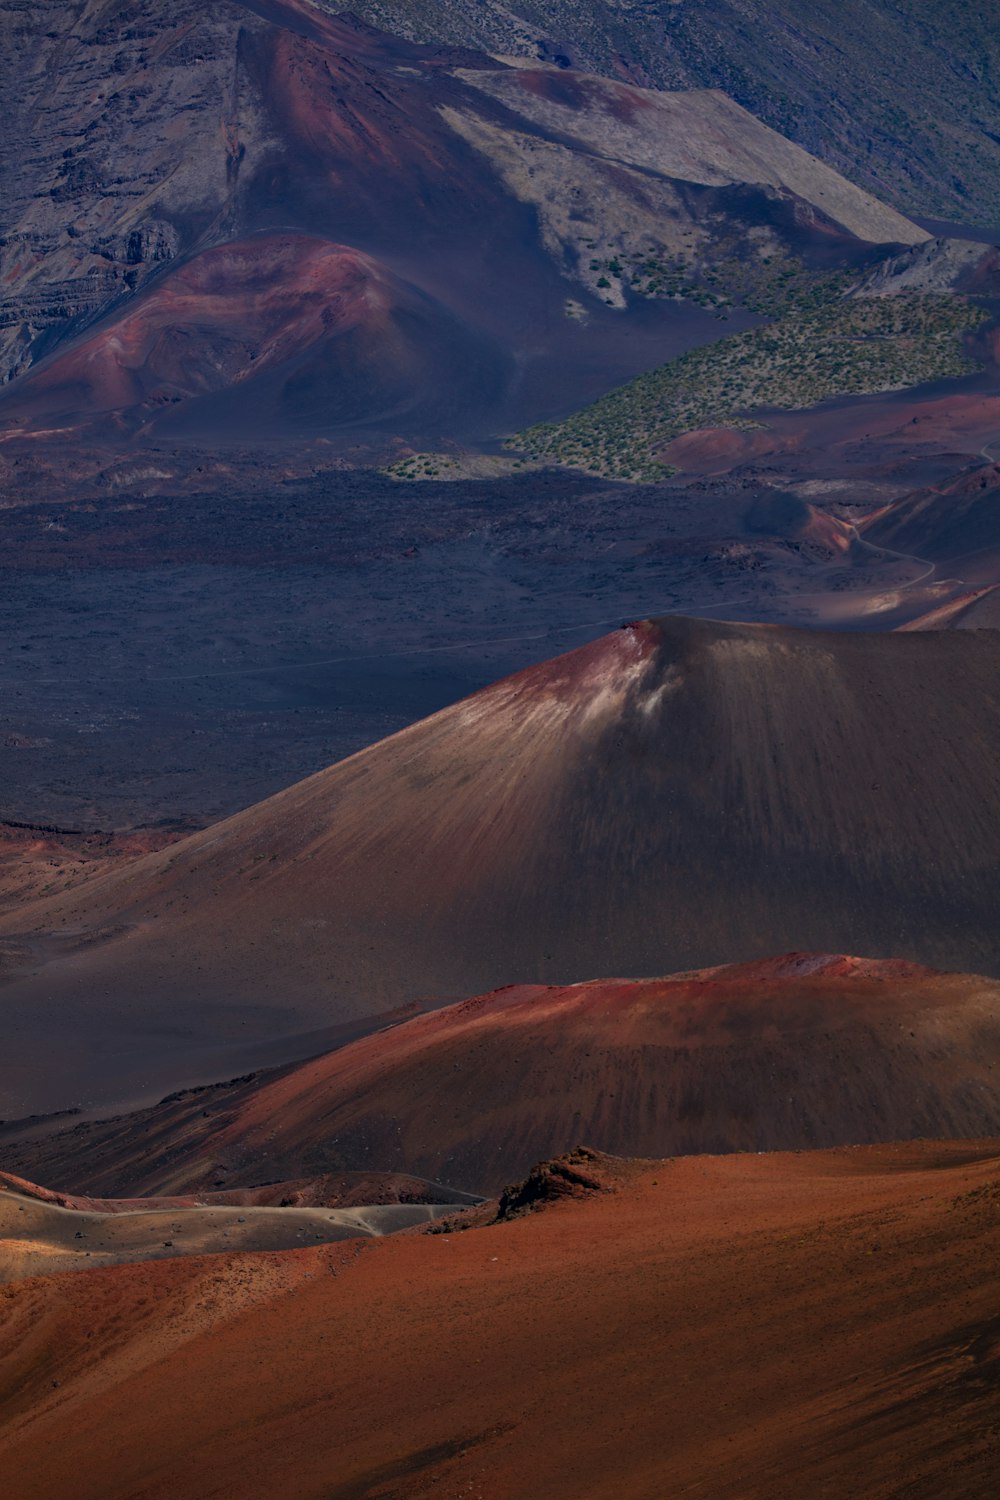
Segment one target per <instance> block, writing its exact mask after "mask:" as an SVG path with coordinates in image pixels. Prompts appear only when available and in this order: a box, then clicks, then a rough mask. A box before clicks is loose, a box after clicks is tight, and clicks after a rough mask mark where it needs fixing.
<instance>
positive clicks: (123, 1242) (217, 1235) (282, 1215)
mask: <svg viewBox="0 0 1000 1500" xmlns="http://www.w3.org/2000/svg"><path fill="white" fill-rule="evenodd" d="M459 1206H460V1205H458V1204H418V1203H392V1204H367V1205H364V1206H359V1207H355V1208H296V1207H292V1206H289V1207H285V1208H265V1207H258V1206H251V1205H246V1206H244V1207H242V1208H241V1209H240V1210H239V1211H237V1208H236V1207H228V1206H219V1205H210V1206H205V1205H201V1206H192V1207H177V1206H171V1207H162V1206H157V1205H155V1204H152V1205H149V1206H147V1205H145V1204H144V1203H143V1202H142V1200H141V1199H136V1200H134V1201H133V1202H132V1203H131V1204H128V1205H125V1204H122V1203H117V1204H116V1205H115V1207H114V1210H113V1212H110V1213H102V1212H98V1211H95V1210H93V1209H82V1208H63V1207H61V1206H60V1205H59V1204H57V1203H51V1202H47V1201H45V1199H44V1197H41V1196H40V1195H39V1193H38V1191H37V1189H36V1190H34V1191H29V1192H18V1191H17V1190H16V1189H15V1188H14V1187H12V1186H10V1185H9V1179H8V1182H0V1282H6V1281H22V1280H23V1279H24V1278H25V1277H26V1276H38V1275H43V1276H44V1275H49V1274H51V1273H53V1272H61V1271H85V1270H91V1269H93V1268H94V1267H95V1266H117V1265H122V1264H123V1263H125V1262H131V1261H148V1260H163V1259H169V1258H171V1257H173V1256H177V1255H212V1254H219V1253H221V1252H222V1251H230V1252H231V1251H239V1250H289V1249H295V1248H298V1247H301V1246H302V1245H303V1244H305V1243H307V1242H316V1241H320V1242H322V1243H324V1244H326V1243H330V1242H332V1241H334V1240H349V1239H356V1238H358V1237H359V1236H362V1237H363V1236H368V1235H382V1234H393V1233H394V1232H396V1231H398V1230H400V1229H412V1228H413V1227H414V1226H416V1225H420V1224H427V1223H430V1222H433V1220H434V1219H438V1218H442V1217H443V1216H444V1215H445V1214H447V1213H454V1212H455V1210H456V1209H457V1208H458V1207H459Z"/></svg>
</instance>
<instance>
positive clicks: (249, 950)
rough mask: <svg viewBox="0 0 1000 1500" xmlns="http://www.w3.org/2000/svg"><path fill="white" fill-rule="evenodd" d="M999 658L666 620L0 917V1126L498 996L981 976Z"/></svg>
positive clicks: (998, 800)
mask: <svg viewBox="0 0 1000 1500" xmlns="http://www.w3.org/2000/svg"><path fill="white" fill-rule="evenodd" d="M998 668H1000V636H998V635H997V634H996V633H994V632H990V631H982V632H965V631H961V632H940V633H939V632H929V633H919V634H911V635H895V636H891V637H885V636H870V635H864V634H858V635H838V634H830V633H824V632H818V631H817V632H810V631H795V630H789V629H784V628H776V627H770V626H744V625H729V624H719V623H716V622H707V621H694V620H684V619H680V618H665V619H663V620H660V621H654V622H652V623H645V624H640V625H632V626H628V627H625V628H623V629H621V630H619V631H617V632H615V633H614V634H613V635H610V636H606V637H604V638H603V639H601V640H599V641H595V642H594V643H593V644H591V645H588V646H585V647H582V648H581V649H579V650H577V651H574V652H571V653H569V654H568V655H566V656H563V657H558V658H556V659H555V660H553V661H550V662H546V663H543V664H541V665H540V666H537V667H532V668H529V669H528V670H527V671H524V672H522V673H520V674H518V675H517V676H515V677H511V678H508V679H506V680H505V681H503V682H500V683H498V684H496V685H495V686H493V687H491V688H488V689H486V690H484V691H483V692H481V693H478V694H476V695H475V696H473V697H472V698H469V699H467V700H465V701H464V702H462V703H459V704H456V705H455V706H453V707H451V708H448V709H446V710H444V711H443V712H441V713H439V714H436V715H435V716H434V717H432V718H430V719H427V720H425V721H424V722H422V723H420V724H417V725H415V726H413V727H412V728H410V729H408V730H405V731H404V732H403V733H401V734H398V735H396V736H395V737H393V738H391V739H389V740H386V741H384V742H383V743H382V744H380V745H376V746H373V747H372V748H371V749H369V750H366V751H363V752H362V753H360V754H359V755H356V756H354V757H352V758H351V759H349V760H347V761H345V762H343V763H342V764H340V765H338V766H334V767H332V768H331V769H329V770H326V771H322V772H320V773H319V774H318V775H316V776H314V777H311V778H310V779H309V780H307V781H304V782H302V783H300V784H298V785H297V786H294V787H291V788H289V790H288V791H286V792H282V793H280V794H279V795H278V796H276V797H273V798H271V799H270V800H269V801H267V802H265V803H262V804H260V805H259V806H257V807H253V808H250V809H248V810H247V811H246V812H243V813H239V814H237V815H236V816H235V817H233V818H230V819H228V820H227V821H226V822H224V823H221V824H219V825H217V826H215V827H213V828H210V829H207V830H205V831H204V832H199V833H197V834H194V835H192V836H191V837H190V838H187V839H185V840H183V841H182V842H181V843H179V844H176V845H173V846H172V847H170V848H169V849H165V850H162V851H160V852H158V853H155V854H152V855H149V856H147V857H144V858H143V859H142V860H140V861H137V862H136V863H134V864H132V865H130V866H129V868H128V869H127V870H124V869H123V870H120V871H117V870H112V871H109V873H108V874H107V875H106V876H104V877H100V878H98V879H96V880H94V881H92V882H89V883H88V885H87V886H86V887H85V888H82V889H80V890H78V891H72V890H71V891H68V892H67V893H66V894H65V896H62V895H59V894H54V895H52V896H49V897H46V898H44V899H43V900H40V901H36V902H34V903H32V904H31V905H29V906H28V907H26V908H25V909H24V910H23V911H22V912H19V913H17V914H13V915H12V914H9V913H8V914H7V915H6V916H4V917H3V918H2V922H0V933H2V934H3V936H4V939H5V954H6V960H7V976H8V977H7V982H6V983H5V984H4V985H3V986H2V987H0V1007H2V1017H3V1035H4V1037H5V1042H6V1046H5V1051H4V1057H3V1062H2V1064H0V1079H2V1084H3V1095H4V1103H5V1104H6V1108H5V1110H4V1113H5V1114H6V1116H7V1118H10V1117H11V1116H16V1115H21V1114H27V1113H29V1112H30V1111H31V1110H32V1109H39V1108H48V1109H52V1108H63V1107H65V1106H67V1105H69V1104H76V1103H83V1104H86V1103H88V1102H91V1101H93V1102H95V1103H97V1104H105V1105H106V1104H108V1103H111V1102H125V1101H128V1100H136V1099H137V1098H142V1097H145V1098H146V1099H149V1098H151V1097H154V1098H155V1097H156V1096H157V1095H158V1094H159V1093H162V1092H164V1090H165V1089H167V1088H170V1087H177V1086H178V1085H179V1084H181V1083H183V1082H194V1081H199V1080H200V1081H210V1080H212V1079H217V1078H220V1077H224V1076H226V1075H227V1074H232V1073H234V1072H236V1071H239V1070H240V1069H241V1068H242V1070H243V1071H246V1068H247V1067H251V1066H260V1065H261V1064H266V1063H272V1064H274V1063H280V1062H282V1061H287V1060H291V1059H293V1058H295V1057H299V1058H301V1057H303V1056H306V1055H309V1054H311V1053H315V1052H318V1051H321V1050H325V1049H326V1048H327V1047H329V1046H330V1045H333V1044H334V1042H339V1041H341V1040H343V1039H345V1038H344V1036H343V1035H337V1034H331V1032H330V1030H329V1028H331V1027H335V1026H336V1025H337V1024H338V1023H344V1022H351V1023H352V1024H355V1025H357V1026H359V1027H360V1026H362V1025H366V1026H367V1027H368V1028H369V1029H370V1027H371V1025H372V1024H373V1023H374V1018H376V1017H377V1016H379V1015H380V1014H384V1013H386V1012H388V1011H390V1010H393V1009H394V1008H395V1007H397V1006H399V1005H400V1004H401V1003H403V1002H407V1001H412V1000H415V999H420V998H428V997H429V998H432V999H434V1000H435V1001H436V1002H438V1003H439V1002H440V1001H441V1000H445V999H456V998H459V997H461V996H462V995H468V994H475V993H481V992H483V991H485V990H487V989H490V988H493V987H495V986H496V985H498V984H503V983H511V982H525V981H527V982H535V981H541V982H557V983H567V982H571V981H573V980H576V979H579V978H580V977H581V976H585V977H599V976H601V975H608V974H626V975H627V974H636V973H639V974H641V973H676V972H677V971H679V970H682V969H687V968H693V967H703V966H705V965H706V964H714V963H725V962H733V961H738V960H742V959H746V958H755V957H762V956H764V955H766V954H768V953H775V952H782V951H788V950H790V949H809V950H813V951H817V952H857V951H861V952H865V953H869V954H872V955H873V956H879V957H885V956H902V957H907V958H911V959H915V960H919V961H921V962H928V963H933V964H934V965H935V966H936V967H939V968H950V969H953V970H960V971H973V972H979V973H995V972H997V971H998V970H1000V947H998V942H1000V938H998V934H1000V923H998V922H997V906H996V902H997V889H998V885H997V871H998V864H1000V860H998V854H1000V831H998V825H997V819H996V816H995V814H996V809H997V806H998V804H1000V763H998V757H997V754H996V746H997V744H998V743H1000V700H998V695H997V682H998V680H1000V675H998Z"/></svg>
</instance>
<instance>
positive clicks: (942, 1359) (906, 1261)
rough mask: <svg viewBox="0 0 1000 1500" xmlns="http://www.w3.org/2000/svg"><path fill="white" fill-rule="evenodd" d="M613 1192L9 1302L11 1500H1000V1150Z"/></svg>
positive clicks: (122, 1272) (918, 1147)
mask: <svg viewBox="0 0 1000 1500" xmlns="http://www.w3.org/2000/svg"><path fill="white" fill-rule="evenodd" d="M616 1177H617V1180H615V1179H616ZM608 1186H609V1188H611V1189H612V1190H610V1191H600V1190H598V1191H596V1192H593V1193H591V1194H589V1195H588V1196H586V1197H585V1198H583V1199H582V1200H577V1201H567V1202H560V1203H556V1204H554V1205H552V1206H549V1207H547V1208H545V1209H544V1210H543V1211H542V1212H535V1213H527V1214H525V1215H524V1216H523V1217H521V1218H519V1219H516V1220H515V1221H513V1222H508V1223H503V1224H497V1225H494V1226H492V1227H488V1228H482V1229H475V1230H472V1231H470V1232H468V1233H459V1232H451V1233H438V1234H435V1235H433V1236H428V1235H423V1234H415V1235H404V1236H402V1237H397V1238H395V1239H393V1240H390V1241H383V1242H380V1243H377V1244H364V1245H362V1246H360V1247H358V1248H356V1247H355V1246H353V1245H351V1246H343V1245H342V1246H333V1247H324V1248H318V1249H314V1250H308V1251H301V1252H292V1253H288V1254H282V1255H272V1256H261V1257H256V1258H254V1257H248V1256H233V1257H212V1258H211V1259H206V1260H202V1261H197V1260H191V1261H187V1262H183V1263H181V1262H173V1263H166V1262H164V1263H160V1264H157V1265H151V1266H145V1267H120V1268H116V1269H111V1270H107V1271H97V1272H85V1273H82V1274H81V1275H78V1276H73V1277H62V1278H51V1279H36V1280H34V1281H27V1282H24V1283H22V1284H21V1285H19V1286H16V1287H11V1288H7V1289H5V1290H4V1291H3V1292H0V1318H2V1327H3V1339H2V1341H0V1347H2V1349H3V1351H4V1353H3V1355H2V1357H0V1392H2V1398H0V1399H2V1412H3V1419H4V1436H3V1438H2V1440H0V1490H2V1491H3V1493H5V1494H6V1495H9V1496H12V1497H15V1500H125V1497H135V1500H138V1497H140V1496H141V1497H142V1500H159V1497H166V1496H170V1500H214V1497H219V1500H222V1497H230V1496H232V1497H235V1496H239V1497H241V1500H243V1497H251V1500H253V1497H258V1496H259V1497H264V1496H267V1497H273V1496H278V1495H280V1496H281V1497H282V1500H300V1497H301V1500H313V1497H315V1500H320V1497H322V1500H365V1497H369V1500H379V1497H381V1500H387V1497H389V1496H390V1495H391V1496H393V1497H396V1500H421V1497H425V1496H430V1495H434V1496H437V1497H441V1496H445V1497H448V1500H453V1497H459V1496H463V1497H465V1496H469V1497H479V1500H538V1497H540V1496H545V1497H546V1500H580V1497H581V1496H586V1497H587V1500H612V1497H614V1500H622V1497H628V1500H662V1497H664V1496H667V1495H670V1496H675V1495H676V1496H681V1495H688V1494H692V1495H699V1496H700V1495H705V1496H708V1495H710V1496H712V1497H713V1500H736V1497H740V1500H765V1497H766V1500H785V1497H788V1500H792V1497H794V1500H801V1497H802V1496H806V1495H808V1496H819V1495H824V1496H836V1497H842V1496H859V1495H864V1496H866V1497H868V1500H881V1497H885V1500H888V1497H902V1496H904V1495H905V1496H906V1497H907V1500H940V1497H942V1496H945V1495H947V1496H948V1497H949V1500H964V1497H970V1500H971V1497H976V1500H980V1497H982V1496H985V1495H987V1494H989V1493H992V1484H993V1481H994V1477H995V1472H996V1461H997V1441H998V1440H997V1429H998V1424H1000V1399H998V1392H997V1382H996V1369H997V1364H998V1358H1000V1321H998V1319H997V1312H996V1297H995V1266H996V1263H997V1254H998V1251H1000V1145H998V1143H996V1142H993V1143H978V1144H968V1143H965V1144H960V1145H952V1146H941V1145H937V1144H930V1143H914V1144H910V1145H905V1146H892V1147H885V1146H883V1147H878V1148H871V1149H862V1150H841V1151H835V1152H826V1153H816V1154H808V1153H807V1154H802V1155H788V1156H772V1157H758V1156H743V1157H735V1158H709V1157H701V1158H687V1159H683V1160H678V1161H672V1162H671V1161H667V1162H660V1163H650V1162H647V1163H635V1164H631V1165H629V1166H625V1165H624V1164H623V1165H622V1166H621V1167H620V1170H619V1172H618V1173H617V1174H612V1177H611V1179H610V1181H609V1183H608Z"/></svg>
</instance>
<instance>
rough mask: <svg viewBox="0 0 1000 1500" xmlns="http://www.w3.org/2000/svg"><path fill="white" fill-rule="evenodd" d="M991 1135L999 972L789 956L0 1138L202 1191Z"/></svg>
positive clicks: (31, 1154)
mask: <svg viewBox="0 0 1000 1500" xmlns="http://www.w3.org/2000/svg"><path fill="white" fill-rule="evenodd" d="M992 1134H1000V983H997V982H996V981H994V980H988V979H982V978H978V977H976V976H973V975H954V974H948V975H945V974H938V973H935V972H934V971H933V970H928V969H922V968H920V967H918V966H916V965H913V964H907V963H905V962H903V961H900V960H896V961H889V962H876V961H872V960H862V959H857V958H847V957H843V956H835V957H831V956H828V955H809V954H792V955H788V956H786V957H785V958H782V959H773V960H768V961H765V962H763V963H755V964H741V965H735V966H733V967H730V968H723V969H709V970H704V971H701V972H696V973H693V974H682V975H676V976H674V977H672V978H669V979H657V980H632V981H628V980H617V981H610V980H603V981H595V982H593V983H590V984H578V985H570V986H567V987H554V986H543V985H516V986H512V987H511V988H509V989H505V990H500V991H498V992H496V993H494V994H491V995H484V996H481V997H480V998H478V999H475V1000H468V1001H465V1002H463V1003H461V1004H459V1005H454V1006H450V1007H448V1008H447V1009H445V1010H442V1011H437V1012H435V1013H433V1014H430V1015H423V1016H418V1017H416V1018H414V1019H413V1020H410V1021H406V1022H404V1023H403V1024H401V1025H398V1026H394V1027H391V1028H389V1029H387V1030H384V1031H381V1032H378V1033H376V1034H375V1035H373V1036H369V1037H366V1038H364V1039H363V1040H360V1041H357V1042H353V1043H351V1044H349V1045H348V1046H346V1047H343V1048H341V1049H339V1050H338V1051H335V1052H331V1053H328V1054H327V1055H325V1056H322V1057H319V1058H316V1059H314V1060H312V1061H310V1062H307V1063H303V1064H300V1065H299V1066H298V1067H293V1068H289V1069H285V1070H284V1071H282V1072H280V1073H277V1074H273V1075H263V1076H262V1077H260V1078H258V1079H256V1080H254V1081H252V1082H250V1083H249V1084H248V1085H247V1086H246V1087H244V1088H242V1089H240V1090H234V1091H232V1092H230V1091H228V1090H226V1089H221V1090H218V1091H204V1092H202V1093H200V1094H195V1095H194V1096H192V1097H191V1099H190V1100H189V1103H188V1107H187V1108H186V1109H185V1110H183V1111H182V1112H179V1111H178V1109H177V1108H176V1106H175V1105H173V1104H172V1103H168V1105H167V1106H165V1107H163V1108H159V1107H154V1108H153V1109H150V1110H146V1111H140V1112H138V1113H136V1114H134V1115H132V1116H123V1117H120V1118H117V1119H113V1120H110V1121H107V1122H94V1123H84V1124H81V1125H79V1126H77V1127H76V1128H75V1129H71V1130H63V1131H61V1132H59V1133H58V1134H54V1135H50V1136H48V1137H46V1138H42V1139H39V1140H35V1141H30V1140H29V1141H21V1142H18V1141H13V1142H11V1143H10V1144H9V1145H8V1146H7V1147H6V1150H5V1161H6V1162H7V1164H8V1165H9V1166H10V1167H11V1169H12V1170H14V1171H17V1172H19V1173H21V1174H22V1175H30V1176H31V1177H33V1178H34V1179H35V1180H40V1181H43V1182H46V1183H51V1184H54V1185H58V1186H59V1187H60V1188H63V1189H72V1190H73V1191H74V1192H75V1193H77V1194H86V1195H88V1196H89V1197H92V1196H94V1195H101V1196H103V1197H106V1196H111V1195H114V1196H119V1195H125V1194H127V1195H129V1196H133V1195H135V1194H137V1193H141V1194H143V1195H146V1194H157V1195H164V1194H170V1195H172V1196H178V1195H182V1196H183V1195H190V1194H192V1193H200V1194H205V1193H207V1192H210V1191H211V1190H212V1189H216V1190H218V1189H219V1188H220V1187H221V1186H223V1185H224V1186H225V1189H226V1191H227V1192H228V1193H232V1191H233V1190H234V1189H235V1188H237V1187H249V1186H251V1185H252V1184H254V1183H259V1182H273V1181H274V1180H275V1179H288V1178H295V1177H302V1176H305V1175H307V1174H316V1173H330V1172H338V1171H343V1170H345V1169H350V1170H354V1171H362V1172H378V1171H379V1170H389V1171H393V1172H402V1173H412V1174H416V1175H417V1176H420V1177H423V1178H428V1177H430V1178H434V1179H436V1180H437V1181H439V1182H448V1183H452V1182H454V1183H458V1184H459V1185H460V1186H461V1187H462V1188H463V1189H466V1190H468V1191H472V1192H478V1193H491V1192H497V1191H499V1189H500V1188H501V1187H502V1186H503V1184H504V1183H505V1182H508V1181H510V1180H511V1178H513V1177H516V1176H518V1175H519V1174H523V1172H524V1171H525V1170H526V1169H527V1167H528V1166H529V1165H530V1164H531V1162H532V1161H534V1160H537V1159H538V1158H540V1157H545V1156H550V1155H552V1154H554V1153H557V1152H559V1151H562V1150H564V1149H565V1148H566V1146H567V1144H569V1143H572V1142H573V1141H578V1140H586V1141H588V1142H590V1143H591V1144H593V1145H594V1146H596V1147H599V1148H600V1149H602V1150H605V1151H613V1152H616V1153H621V1154H630V1155H633V1154H641V1155H648V1156H664V1155H684V1154H688V1153H692V1152H705V1151H760V1150H766V1151H773V1150H785V1149H788V1148H804V1147H816V1146H832V1145H841V1144H856V1143H858V1142H871V1141H885V1140H896V1139H900V1140H901V1139H907V1138H910V1137H914V1136H923V1137H928V1138H941V1137H964V1136H973V1135H992Z"/></svg>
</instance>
